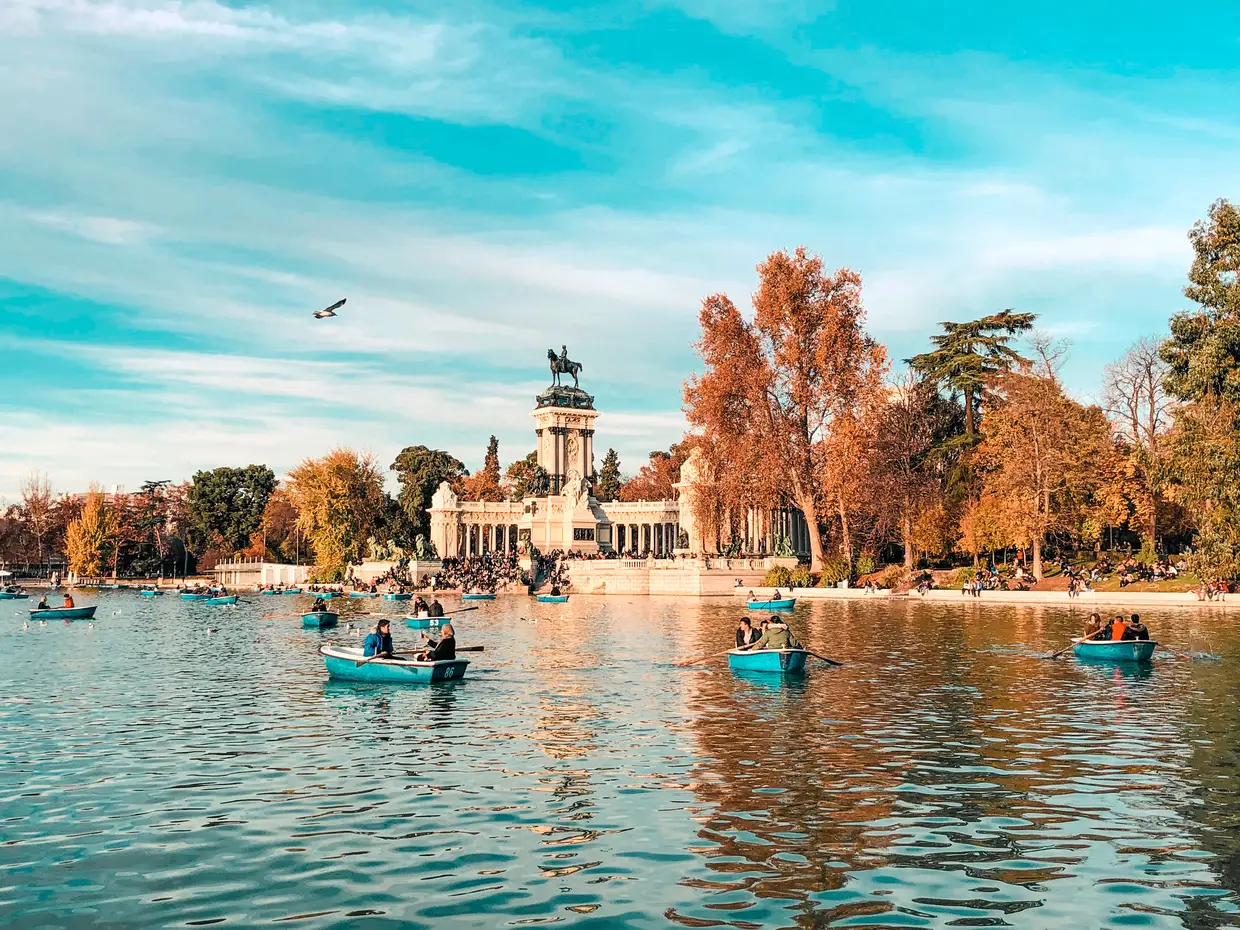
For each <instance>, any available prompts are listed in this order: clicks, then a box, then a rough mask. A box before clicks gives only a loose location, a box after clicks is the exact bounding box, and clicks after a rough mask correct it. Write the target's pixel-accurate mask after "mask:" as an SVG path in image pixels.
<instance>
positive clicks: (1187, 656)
mask: <svg viewBox="0 0 1240 930" xmlns="http://www.w3.org/2000/svg"><path fill="white" fill-rule="evenodd" d="M1158 645H1159V646H1161V647H1162V648H1163V649H1166V650H1167V651H1168V652H1169V653H1171V654H1172V655H1176V656H1179V657H1180V658H1181V659H1188V661H1190V662H1191V661H1192V660H1193V657H1192V656H1190V655H1189V654H1188V653H1187V652H1176V651H1175V650H1174V649H1172V648H1171V647H1170V646H1168V645H1167V644H1166V643H1159V644H1158Z"/></svg>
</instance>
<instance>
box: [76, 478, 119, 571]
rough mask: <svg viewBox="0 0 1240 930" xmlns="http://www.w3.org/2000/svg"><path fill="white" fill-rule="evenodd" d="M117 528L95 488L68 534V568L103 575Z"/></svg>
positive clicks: (101, 494) (87, 496)
mask: <svg viewBox="0 0 1240 930" xmlns="http://www.w3.org/2000/svg"><path fill="white" fill-rule="evenodd" d="M114 531H115V526H114V524H113V519H112V514H111V513H110V512H109V511H108V508H107V506H106V504H105V503H104V499H103V492H102V491H100V490H99V488H98V487H92V488H91V489H90V491H89V492H88V493H87V495H86V501H85V503H84V505H83V507H82V513H81V515H80V516H79V517H77V519H75V520H74V521H73V522H72V523H70V524H69V527H68V529H67V530H66V532H65V548H66V550H67V552H68V556H69V568H70V569H71V570H73V571H74V572H77V574H78V575H81V576H85V577H90V576H97V575H101V574H103V568H104V566H105V565H107V564H108V562H109V561H110V560H111V555H112V546H113V535H114Z"/></svg>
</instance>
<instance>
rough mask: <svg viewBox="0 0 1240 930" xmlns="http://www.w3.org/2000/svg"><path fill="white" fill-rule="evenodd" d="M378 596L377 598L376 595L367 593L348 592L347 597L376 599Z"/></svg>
mask: <svg viewBox="0 0 1240 930" xmlns="http://www.w3.org/2000/svg"><path fill="white" fill-rule="evenodd" d="M378 596H379V595H378V594H372V593H371V592H369V591H350V592H349V597H354V598H362V597H378Z"/></svg>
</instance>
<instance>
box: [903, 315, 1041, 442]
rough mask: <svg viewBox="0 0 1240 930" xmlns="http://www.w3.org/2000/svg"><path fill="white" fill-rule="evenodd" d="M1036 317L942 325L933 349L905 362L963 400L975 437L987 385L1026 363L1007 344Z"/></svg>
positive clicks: (967, 427) (966, 419)
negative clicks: (1000, 375)
mask: <svg viewBox="0 0 1240 930" xmlns="http://www.w3.org/2000/svg"><path fill="white" fill-rule="evenodd" d="M1036 319H1037V315H1036V314H1033V313H1017V312H1016V311H1014V310H1011V309H1008V310H1001V311H999V312H998V313H992V314H990V315H989V316H984V317H982V318H981V319H978V320H970V321H968V322H965V323H952V322H943V323H940V324H939V326H941V327H942V328H943V332H942V333H940V334H939V335H936V336H931V337H930V341H931V342H932V343H933V344H934V346H935V348H934V350H933V351H930V352H923V353H922V354H921V355H915V356H913V357H912V358H910V359H908V360H907V361H908V364H909V365H910V366H911V367H912V369H913V370H914V371H916V372H918V373H919V374H921V375H923V376H925V377H926V378H929V379H930V380H931V381H933V382H934V383H936V384H939V385H941V386H942V387H944V388H946V389H947V390H948V391H950V392H954V393H957V394H959V395H960V396H961V397H962V398H963V399H964V430H965V435H966V436H968V437H969V439H970V440H972V439H973V437H974V436H975V435H976V432H977V430H976V427H977V408H978V402H979V399H980V397H981V394H982V390H983V389H984V388H985V386H986V384H987V383H988V381H989V380H990V379H991V378H992V377H994V376H995V375H996V374H999V373H1000V372H1004V371H1008V370H1010V369H1011V368H1012V367H1013V366H1015V365H1018V364H1020V363H1021V362H1023V361H1025V359H1024V358H1022V357H1021V355H1020V354H1019V353H1018V352H1017V351H1016V350H1015V349H1013V348H1012V347H1011V346H1010V345H1009V343H1010V342H1011V341H1012V339H1013V338H1014V337H1015V336H1017V335H1019V334H1020V333H1024V332H1028V331H1029V330H1030V329H1032V327H1033V321H1034V320H1036Z"/></svg>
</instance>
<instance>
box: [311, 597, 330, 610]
mask: <svg viewBox="0 0 1240 930" xmlns="http://www.w3.org/2000/svg"><path fill="white" fill-rule="evenodd" d="M326 611H327V601H325V600H323V598H321V597H316V598H315V599H314V606H313V607H311V608H310V612H311V613H314V614H321V613H325V612H326Z"/></svg>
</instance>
